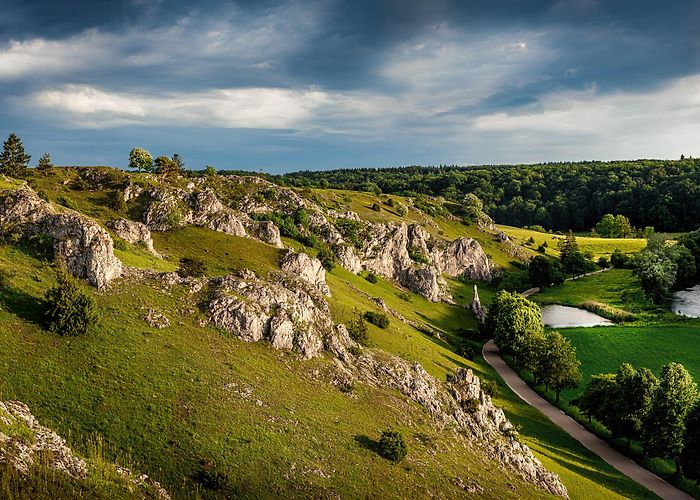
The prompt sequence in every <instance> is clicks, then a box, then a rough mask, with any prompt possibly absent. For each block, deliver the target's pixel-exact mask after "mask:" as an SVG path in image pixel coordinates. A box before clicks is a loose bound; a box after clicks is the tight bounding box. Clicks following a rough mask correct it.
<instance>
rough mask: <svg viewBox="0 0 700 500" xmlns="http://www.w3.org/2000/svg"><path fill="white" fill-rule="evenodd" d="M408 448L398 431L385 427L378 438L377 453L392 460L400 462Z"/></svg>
mask: <svg viewBox="0 0 700 500" xmlns="http://www.w3.org/2000/svg"><path fill="white" fill-rule="evenodd" d="M407 453H408V448H407V447H406V441H405V440H404V438H403V436H402V435H401V433H400V432H399V431H394V430H391V429H387V430H385V431H384V432H382V437H380V438H379V454H380V455H382V456H383V457H384V458H386V459H389V460H391V461H392V462H400V461H401V460H403V459H404V458H405V457H406V454H407Z"/></svg>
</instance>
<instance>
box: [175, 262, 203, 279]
mask: <svg viewBox="0 0 700 500" xmlns="http://www.w3.org/2000/svg"><path fill="white" fill-rule="evenodd" d="M206 272H207V266H206V264H205V263H204V261H203V260H200V259H195V258H194V257H182V258H181V259H180V267H178V269H177V274H179V275H180V276H182V277H183V278H186V277H188V276H194V277H197V278H199V277H202V276H204V275H205V274H206Z"/></svg>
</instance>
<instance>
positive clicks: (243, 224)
mask: <svg viewBox="0 0 700 500" xmlns="http://www.w3.org/2000/svg"><path fill="white" fill-rule="evenodd" d="M0 188H1V189H2V190H3V191H2V192H1V193H0V198H1V199H2V201H1V202H0V222H1V223H2V228H3V239H2V245H0V273H1V275H2V282H1V287H0V305H1V309H0V341H1V342H2V344H3V347H4V348H3V350H2V352H0V373H1V374H2V376H0V399H3V400H19V401H22V402H23V403H25V404H26V405H27V406H28V407H29V409H30V410H31V412H32V413H33V414H34V415H36V416H37V418H38V419H39V420H40V421H41V422H42V424H44V425H46V426H48V427H50V428H51V429H53V430H55V431H56V432H58V433H59V434H61V435H63V436H65V437H66V439H67V441H68V444H69V445H70V446H71V448H73V449H75V450H77V452H79V453H83V454H87V453H88V451H89V450H90V447H91V443H94V442H95V440H96V439H97V440H100V441H103V442H104V443H105V447H104V452H103V453H104V454H105V455H106V457H107V458H108V459H109V460H111V461H114V462H116V463H120V461H127V462H128V464H129V465H130V466H132V467H133V468H134V469H135V470H139V471H143V472H146V473H147V474H148V475H149V476H150V477H152V478H153V479H154V480H157V481H158V482H159V483H161V484H162V485H163V486H164V487H165V489H166V490H167V491H168V492H169V493H170V495H171V496H173V497H174V498H188V497H192V496H201V497H205V498H210V497H211V498H217V497H225V496H244V497H260V496H281V495H285V496H290V497H301V496H304V497H308V496H333V495H337V494H342V495H344V496H367V495H371V496H378V497H407V496H408V497H428V496H436V495H437V496H441V497H447V498H450V497H462V496H465V495H468V496H486V497H491V498H541V497H543V496H548V495H560V496H565V495H567V494H568V495H569V496H571V497H572V498H582V497H584V496H591V495H592V496H595V497H606V498H614V497H616V496H618V495H619V496H625V497H634V498H643V497H645V496H647V495H648V492H646V491H644V490H643V489H642V488H640V487H639V486H637V485H636V484H634V483H632V482H631V481H629V480H627V479H626V478H624V477H622V476H621V475H620V474H619V473H617V472H616V471H615V470H613V469H612V468H610V467H609V466H607V465H606V464H604V463H603V462H602V461H601V460H600V459H599V458H597V457H595V456H592V455H591V454H590V453H588V452H586V451H585V450H584V449H583V448H582V447H581V446H580V445H579V444H578V443H576V442H575V441H573V440H572V439H571V438H569V437H568V436H567V435H565V434H564V433H563V432H561V431H560V430H558V429H557V428H556V427H554V426H553V425H552V424H551V423H549V421H547V420H546V419H545V418H544V417H543V416H542V415H541V414H539V413H537V412H535V411H534V410H532V409H530V408H529V407H527V406H525V405H524V404H523V403H522V402H521V401H520V400H519V399H518V398H517V397H516V396H515V395H514V394H513V393H511V392H510V391H509V390H508V389H507V388H506V387H505V386H502V385H500V386H499V387H498V393H497V395H494V397H493V399H492V398H491V397H490V396H489V395H488V394H486V393H485V392H484V391H483V390H481V383H480V380H479V378H481V379H482V380H495V379H496V377H495V374H494V373H493V372H492V371H491V369H490V368H488V367H487V365H486V364H485V363H484V362H483V360H482V359H481V358H480V357H479V356H478V354H477V355H475V356H473V359H469V358H470V357H472V356H467V357H463V356H460V355H459V354H457V352H461V353H463V354H465V355H468V352H467V351H466V350H464V346H469V347H471V349H473V350H476V351H477V352H478V349H479V346H478V344H473V343H470V342H469V341H467V340H465V339H464V338H463V335H464V332H465V331H466V330H469V329H472V328H475V327H476V321H475V319H474V317H473V315H472V314H471V312H469V311H468V309H467V308H465V307H464V305H466V304H468V303H470V302H471V300H472V294H473V286H472V285H473V284H474V283H478V284H479V292H480V294H481V299H482V300H483V301H484V302H488V300H489V298H490V296H491V295H492V294H493V289H492V288H490V287H489V285H488V284H486V281H488V280H489V279H491V278H492V277H493V276H494V275H495V274H497V273H498V272H499V270H501V269H510V270H513V269H515V267H516V266H514V264H513V262H516V263H517V254H518V253H519V252H521V251H523V252H531V251H530V250H527V249H524V248H522V247H520V246H519V245H516V244H514V243H512V242H510V240H509V239H508V238H505V239H504V238H503V237H502V236H501V235H502V233H501V231H500V230H499V229H498V228H497V227H495V226H490V225H488V224H487V225H480V226H476V225H473V226H465V225H463V224H462V223H461V222H460V221H459V220H456V219H455V218H453V217H451V216H450V215H449V214H448V213H443V212H440V211H438V210H436V211H435V212H434V213H432V214H429V213H428V212H429V211H430V204H431V203H432V204H434V205H435V206H438V207H439V203H438V202H436V201H434V200H427V201H426V202H424V205H423V206H422V208H418V207H416V206H415V203H414V202H413V201H412V200H411V199H408V198H403V197H399V196H391V197H387V196H376V195H370V194H367V193H359V192H349V191H339V190H329V189H318V190H293V189H288V188H281V187H279V186H276V185H274V184H271V183H268V182H266V181H263V180H261V179H259V178H257V177H236V176H231V177H222V176H211V177H196V178H185V177H178V178H174V179H161V178H158V177H156V176H154V175H148V174H126V173H123V172H121V171H117V170H112V169H106V168H100V169H93V168H83V169H77V168H60V169H59V168H55V169H53V170H52V172H51V174H50V175H47V176H45V175H42V174H38V173H36V172H32V173H31V174H30V176H29V178H28V179H27V184H26V185H25V184H23V183H22V182H17V181H12V180H9V179H4V180H0ZM390 199H391V200H392V201H389V200H390ZM399 206H403V207H405V212H404V211H403V210H399V209H398V208H397V207H399ZM377 209H378V210H377ZM47 235H48V236H47ZM516 247H517V248H519V249H520V250H517V252H516V251H514V248H516ZM289 248H292V249H293V250H294V251H291V252H290V251H289ZM329 252H330V254H331V255H332V258H331V257H329ZM53 254H58V255H60V256H61V257H63V259H64V262H65V265H66V266H67V268H68V270H69V271H70V272H71V273H72V274H74V275H75V276H77V277H79V278H82V279H83V283H81V285H80V287H81V289H83V290H85V291H86V292H87V293H88V294H90V295H91V296H93V297H94V299H95V300H96V302H97V305H98V309H99V311H100V319H99V323H98V325H97V327H96V328H95V329H94V330H93V331H92V332H90V333H88V334H87V335H85V336H80V337H74V338H69V337H61V336H58V335H56V334H53V333H50V332H48V331H47V330H46V329H45V324H44V322H43V320H42V317H43V314H44V309H45V305H44V303H43V297H44V294H45V292H46V290H47V289H49V288H50V287H51V286H53V285H54V284H55V281H56V277H55V270H54V269H53V267H52V262H53V256H54V255H53ZM307 254H308V255H307ZM315 257H319V258H321V259H326V260H328V259H331V260H333V259H334V260H335V263H334V265H333V266H332V268H331V270H330V271H328V270H326V269H324V268H323V266H322V265H321V261H320V260H319V259H316V258H315ZM182 258H191V259H197V260H201V261H202V262H203V264H204V267H205V273H204V275H203V276H181V275H179V274H177V273H175V272H174V271H176V270H177V269H178V268H181V259H182ZM327 267H331V266H330V265H328V266H327ZM366 311H371V312H374V313H377V314H385V315H386V316H387V317H388V319H389V326H388V328H379V327H377V326H375V325H373V324H368V340H366V341H363V342H364V344H365V345H360V344H358V342H356V340H355V339H353V338H351V336H350V335H349V332H348V330H347V328H346V326H351V325H352V323H353V320H355V319H356V316H357V314H362V313H364V312H366ZM448 375H449V377H447V376H448ZM474 375H476V376H477V377H479V378H476V377H474ZM501 408H502V409H503V411H505V413H503V411H502V410H501ZM387 428H393V429H395V430H398V431H400V432H401V433H402V435H403V436H404V437H405V438H406V441H407V444H408V449H409V453H408V456H407V457H406V459H405V460H404V461H403V462H401V463H398V464H395V463H393V462H391V461H389V460H387V459H385V458H383V457H381V456H380V455H379V454H378V453H377V447H378V439H379V437H380V435H381V433H382V431H383V430H385V429H387ZM1 432H2V429H1V428H0V433H1ZM125 457H128V460H127V459H126V458H125ZM27 480H29V481H31V477H30V478H28V479H27ZM398 485H400V488H397V486H398ZM105 496H106V495H105Z"/></svg>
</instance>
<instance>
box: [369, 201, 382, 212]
mask: <svg viewBox="0 0 700 500" xmlns="http://www.w3.org/2000/svg"><path fill="white" fill-rule="evenodd" d="M371 208H372V210H374V211H375V212H381V211H382V207H381V206H380V205H379V203H377V202H374V203H372V207H371Z"/></svg>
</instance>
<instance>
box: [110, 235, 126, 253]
mask: <svg viewBox="0 0 700 500" xmlns="http://www.w3.org/2000/svg"><path fill="white" fill-rule="evenodd" d="M112 241H113V242H114V249H115V250H121V251H122V252H126V251H127V250H128V249H129V247H127V246H126V241H124V240H123V239H121V238H117V237H114V238H112Z"/></svg>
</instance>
